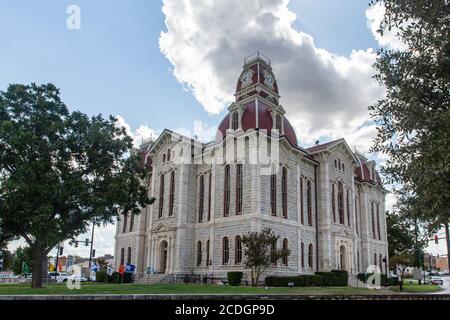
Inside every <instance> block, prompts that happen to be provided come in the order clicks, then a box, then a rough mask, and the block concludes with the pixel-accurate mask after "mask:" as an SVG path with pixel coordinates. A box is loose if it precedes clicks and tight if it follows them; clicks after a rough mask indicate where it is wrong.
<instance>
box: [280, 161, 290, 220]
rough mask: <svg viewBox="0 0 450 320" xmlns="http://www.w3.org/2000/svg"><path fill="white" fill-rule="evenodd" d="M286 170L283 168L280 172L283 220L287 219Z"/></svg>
mask: <svg viewBox="0 0 450 320" xmlns="http://www.w3.org/2000/svg"><path fill="white" fill-rule="evenodd" d="M287 187H288V186H287V170H286V168H284V167H283V169H282V170H281V201H282V202H283V218H284V219H287V218H288V209H287Z"/></svg>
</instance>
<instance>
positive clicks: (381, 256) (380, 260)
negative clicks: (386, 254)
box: [378, 253, 383, 273]
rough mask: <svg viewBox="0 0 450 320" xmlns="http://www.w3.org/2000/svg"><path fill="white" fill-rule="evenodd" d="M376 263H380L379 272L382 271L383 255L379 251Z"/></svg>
mask: <svg viewBox="0 0 450 320" xmlns="http://www.w3.org/2000/svg"><path fill="white" fill-rule="evenodd" d="M378 263H379V264H380V272H381V273H383V255H382V254H381V253H380V259H378Z"/></svg>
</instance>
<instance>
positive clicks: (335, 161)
mask: <svg viewBox="0 0 450 320" xmlns="http://www.w3.org/2000/svg"><path fill="white" fill-rule="evenodd" d="M334 167H335V168H336V169H337V160H336V159H334Z"/></svg>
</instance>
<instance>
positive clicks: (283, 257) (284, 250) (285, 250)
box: [281, 238, 289, 266]
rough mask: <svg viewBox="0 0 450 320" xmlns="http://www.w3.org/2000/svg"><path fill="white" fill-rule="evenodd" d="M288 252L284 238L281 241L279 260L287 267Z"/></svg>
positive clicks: (286, 240)
mask: <svg viewBox="0 0 450 320" xmlns="http://www.w3.org/2000/svg"><path fill="white" fill-rule="evenodd" d="M288 250H289V243H288V239H286V238H284V239H283V255H282V257H281V260H282V261H283V265H284V266H287V265H288Z"/></svg>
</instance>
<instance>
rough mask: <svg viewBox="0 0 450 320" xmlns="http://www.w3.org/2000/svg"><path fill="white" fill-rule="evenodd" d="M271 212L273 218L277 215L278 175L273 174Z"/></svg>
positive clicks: (271, 178)
mask: <svg viewBox="0 0 450 320" xmlns="http://www.w3.org/2000/svg"><path fill="white" fill-rule="evenodd" d="M270 211H271V213H272V216H276V215H277V175H276V173H272V175H271V176H270Z"/></svg>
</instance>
